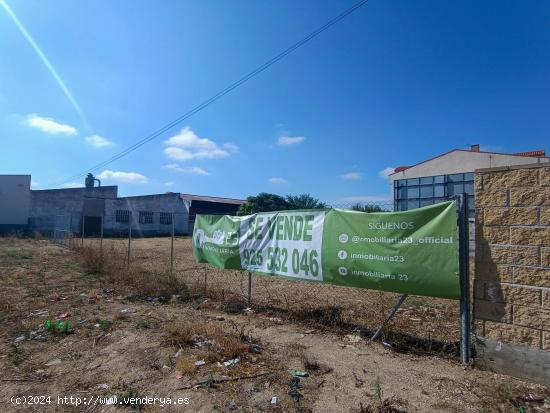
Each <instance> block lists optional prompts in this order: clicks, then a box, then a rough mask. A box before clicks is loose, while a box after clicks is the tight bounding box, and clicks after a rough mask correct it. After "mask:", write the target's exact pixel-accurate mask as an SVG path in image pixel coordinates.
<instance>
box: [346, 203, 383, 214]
mask: <svg viewBox="0 0 550 413" xmlns="http://www.w3.org/2000/svg"><path fill="white" fill-rule="evenodd" d="M351 209H353V210H354V211H361V212H384V209H382V207H381V206H378V205H367V204H360V203H357V204H355V205H352V206H351Z"/></svg>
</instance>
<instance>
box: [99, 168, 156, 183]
mask: <svg viewBox="0 0 550 413" xmlns="http://www.w3.org/2000/svg"><path fill="white" fill-rule="evenodd" d="M97 177H98V178H99V179H105V180H108V181H115V182H122V183H125V184H146V183H147V182H149V180H148V179H147V177H146V176H144V175H142V174H138V173H137V172H122V171H109V170H105V171H103V172H101V173H100V174H99V175H98V176H97Z"/></svg>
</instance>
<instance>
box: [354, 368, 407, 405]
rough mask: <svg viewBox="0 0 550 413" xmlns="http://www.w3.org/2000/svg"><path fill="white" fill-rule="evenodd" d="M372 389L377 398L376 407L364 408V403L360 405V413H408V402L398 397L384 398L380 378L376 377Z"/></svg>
mask: <svg viewBox="0 0 550 413" xmlns="http://www.w3.org/2000/svg"><path fill="white" fill-rule="evenodd" d="M371 388H372V391H373V393H374V398H375V402H374V405H371V404H368V405H366V406H364V405H363V403H359V413H407V411H406V410H404V408H405V407H406V406H407V402H405V401H403V400H401V399H399V398H397V397H390V398H386V399H385V398H384V391H383V389H382V381H381V380H380V377H379V376H376V379H375V380H373V382H372V383H371Z"/></svg>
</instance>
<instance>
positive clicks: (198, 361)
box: [195, 360, 206, 367]
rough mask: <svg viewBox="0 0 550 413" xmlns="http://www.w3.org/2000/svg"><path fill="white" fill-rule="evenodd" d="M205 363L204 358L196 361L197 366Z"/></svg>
mask: <svg viewBox="0 0 550 413" xmlns="http://www.w3.org/2000/svg"><path fill="white" fill-rule="evenodd" d="M205 364H206V361H204V360H197V361H195V366H197V367H200V366H204V365H205Z"/></svg>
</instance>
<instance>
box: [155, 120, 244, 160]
mask: <svg viewBox="0 0 550 413" xmlns="http://www.w3.org/2000/svg"><path fill="white" fill-rule="evenodd" d="M164 144H165V145H166V146H167V147H166V148H165V149H164V154H165V155H166V156H167V157H168V158H170V159H174V160H178V161H187V160H190V159H219V158H226V157H228V156H230V154H231V153H235V152H237V151H238V150H239V147H238V146H237V145H235V144H233V143H225V144H223V145H222V146H219V145H218V144H217V143H216V142H214V141H212V140H210V139H208V138H201V137H199V136H198V135H197V134H196V133H195V132H194V131H193V130H192V129H191V128H190V127H189V126H186V127H185V128H183V129H182V130H181V131H180V133H178V134H177V135H174V136H172V137H171V138H169V139H167V140H165V141H164Z"/></svg>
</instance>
